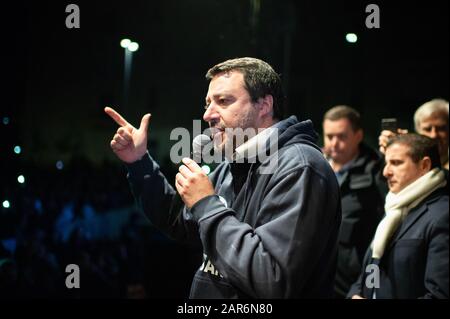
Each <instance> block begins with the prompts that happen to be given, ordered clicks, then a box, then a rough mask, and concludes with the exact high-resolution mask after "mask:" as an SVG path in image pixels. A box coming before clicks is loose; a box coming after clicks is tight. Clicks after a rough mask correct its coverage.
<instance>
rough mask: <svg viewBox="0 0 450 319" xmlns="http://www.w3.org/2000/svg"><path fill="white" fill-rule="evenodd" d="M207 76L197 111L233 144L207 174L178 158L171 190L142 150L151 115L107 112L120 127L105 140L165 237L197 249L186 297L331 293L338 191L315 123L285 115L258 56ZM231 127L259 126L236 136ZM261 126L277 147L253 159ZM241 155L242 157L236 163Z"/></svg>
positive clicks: (276, 83) (275, 83) (276, 82)
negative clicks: (134, 122)
mask: <svg viewBox="0 0 450 319" xmlns="http://www.w3.org/2000/svg"><path fill="white" fill-rule="evenodd" d="M207 79H208V80H210V84H209V90H208V94H207V96H206V111H205V114H204V117H203V118H204V120H205V121H207V122H208V123H209V125H210V127H211V129H212V135H213V138H214V144H215V145H214V148H215V149H216V151H221V150H223V149H226V148H227V146H230V145H232V146H231V147H232V150H233V151H234V153H233V154H232V155H233V156H231V157H230V156H227V158H226V160H225V161H223V162H222V163H221V164H220V165H219V166H218V167H217V168H216V169H215V171H214V172H213V173H212V174H211V175H210V176H207V175H206V174H205V173H204V172H203V171H202V169H201V168H200V167H199V166H198V165H197V163H196V162H194V161H193V160H191V159H188V158H184V159H183V164H184V165H181V166H180V169H179V173H178V174H177V176H176V181H175V186H176V189H177V191H178V192H176V191H175V190H174V189H173V188H172V186H171V185H170V184H169V182H168V181H167V180H166V179H165V177H164V176H163V175H162V174H161V172H160V170H159V166H158V164H157V163H156V162H155V161H154V160H153V159H152V158H151V157H150V155H149V154H148V153H147V152H146V147H147V145H146V140H147V135H146V134H147V133H146V132H147V127H148V117H149V116H148V115H145V116H144V117H143V119H142V123H141V127H140V128H139V129H136V128H134V127H132V126H131V125H130V124H129V123H128V122H126V121H125V120H124V119H123V118H122V117H121V116H120V115H119V114H117V113H116V112H115V111H113V110H112V109H110V108H108V109H106V110H105V111H106V112H107V113H108V114H109V115H110V116H111V117H112V118H113V119H114V120H115V121H116V122H117V123H118V124H119V125H120V126H121V128H119V129H118V131H117V134H116V135H115V136H114V138H113V140H112V141H111V147H112V149H113V151H114V152H115V153H116V154H117V156H118V157H119V158H120V159H122V160H123V161H125V162H126V163H127V166H128V170H129V175H128V178H129V181H130V184H131V187H132V190H133V193H134V195H135V197H136V198H137V200H138V202H139V203H140V204H141V205H142V208H143V210H144V212H145V213H146V214H147V216H148V217H149V219H150V220H151V221H152V223H153V224H154V225H155V226H157V227H158V228H159V229H161V230H162V231H164V232H165V233H167V234H168V235H169V236H170V237H172V238H174V239H176V240H178V241H181V242H192V243H198V244H199V247H202V249H203V253H204V262H203V264H202V265H201V266H200V268H199V269H198V271H197V273H196V274H195V276H194V279H193V282H192V287H191V293H190V297H191V298H299V297H309V298H329V297H331V296H332V291H333V282H334V275H335V267H336V252H337V247H336V242H337V236H338V231H339V223H340V219H341V213H340V197H339V189H338V184H337V181H336V178H335V176H334V174H333V171H332V170H331V169H330V167H329V165H328V163H327V162H326V160H325V159H324V157H323V155H322V153H321V152H320V149H319V148H318V147H317V145H316V144H315V140H316V138H317V135H316V133H315V132H314V130H313V125H312V123H311V122H310V121H305V122H298V121H297V119H296V118H295V117H293V116H292V117H290V118H287V119H284V120H283V119H282V118H283V116H282V112H281V108H282V98H283V95H282V90H281V81H280V78H279V76H278V75H277V74H276V73H275V72H274V70H273V69H272V68H271V67H270V66H269V65H268V64H267V63H265V62H263V61H261V60H258V59H253V58H240V59H234V60H228V61H225V62H223V63H221V64H218V65H216V66H214V67H213V68H212V69H210V70H209V71H208V73H207ZM268 128H270V130H268ZM228 129H244V130H245V129H264V130H262V132H261V131H260V133H258V134H257V135H255V136H253V138H250V139H248V140H245V139H244V141H243V142H242V143H239V142H237V141H238V140H239V138H238V137H239V136H233V135H231V136H230V135H228V134H227V132H226V131H227V130H228ZM264 132H271V134H272V132H275V133H276V134H275V136H276V142H277V143H276V144H277V145H278V148H277V152H273V153H270V155H269V156H268V157H266V158H265V159H261V158H260V157H258V158H257V159H256V160H253V158H251V157H250V156H249V154H251V153H252V152H249V151H251V149H252V148H253V147H254V146H255V145H259V144H258V143H256V144H255V143H254V141H255V138H259V137H261V136H262V135H264V134H265V133H264ZM261 134H262V135H261ZM271 134H270V135H271ZM266 135H269V134H266ZM271 136H272V135H271ZM263 141H264V139H263ZM265 141H270V139H266V140H265ZM260 145H262V149H260V150H258V152H257V154H259V153H260V151H263V153H266V152H265V151H266V149H265V145H267V143H261V144H260ZM240 154H241V155H242V157H241V159H243V161H242V162H240V161H236V160H235V159H236V158H237V157H239V155H240ZM274 159H276V160H275V161H274ZM273 163H276V165H275V166H274V165H272V164H273Z"/></svg>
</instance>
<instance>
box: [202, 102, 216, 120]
mask: <svg viewBox="0 0 450 319" xmlns="http://www.w3.org/2000/svg"><path fill="white" fill-rule="evenodd" d="M218 118H219V113H217V111H216V109H215V107H214V105H213V104H212V103H211V104H210V105H209V106H208V107H207V108H206V111H205V113H203V120H204V121H205V122H211V121H213V120H217V119H218Z"/></svg>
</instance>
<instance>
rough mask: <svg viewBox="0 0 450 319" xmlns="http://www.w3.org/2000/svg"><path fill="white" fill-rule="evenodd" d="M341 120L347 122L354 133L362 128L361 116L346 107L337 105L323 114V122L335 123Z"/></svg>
mask: <svg viewBox="0 0 450 319" xmlns="http://www.w3.org/2000/svg"><path fill="white" fill-rule="evenodd" d="M342 118H345V119H348V120H349V122H350V124H351V126H352V129H353V131H354V132H356V131H358V130H360V129H361V128H362V126H361V116H360V115H359V113H358V111H356V110H355V109H354V108H351V107H350V106H347V105H337V106H334V107H332V108H331V109H329V110H328V111H327V113H325V115H324V117H323V120H324V121H325V120H330V121H337V120H340V119H342Z"/></svg>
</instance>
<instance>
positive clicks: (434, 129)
mask: <svg viewBox="0 0 450 319" xmlns="http://www.w3.org/2000/svg"><path fill="white" fill-rule="evenodd" d="M428 136H429V137H430V138H433V139H434V138H437V137H438V134H437V130H436V128H435V127H432V128H431V131H430V134H429V135H428Z"/></svg>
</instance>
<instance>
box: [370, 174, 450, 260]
mask: <svg viewBox="0 0 450 319" xmlns="http://www.w3.org/2000/svg"><path fill="white" fill-rule="evenodd" d="M446 184H447V181H446V180H445V174H444V172H443V171H442V170H441V169H440V168H434V169H433V170H431V171H429V172H428V173H426V174H425V175H423V176H421V177H420V178H418V179H417V180H415V181H414V182H412V183H411V184H409V185H408V186H406V187H405V188H404V189H402V190H401V191H400V192H399V193H398V194H393V193H391V192H389V193H388V194H387V196H386V203H385V205H384V210H385V212H386V215H385V217H384V218H383V220H382V221H381V222H380V223H379V224H378V227H377V230H376V232H375V237H374V240H373V242H372V257H373V258H377V259H380V258H381V257H382V256H383V254H384V250H385V248H386V245H387V244H388V242H389V240H390V238H391V236H392V235H393V234H394V232H395V231H396V230H397V228H398V226H399V225H400V224H401V222H402V221H403V220H404V218H405V217H406V215H408V213H409V211H410V210H411V209H412V208H414V207H416V206H417V205H418V204H419V203H420V202H421V201H422V200H424V199H425V198H426V197H428V195H430V194H431V193H433V192H434V191H435V190H436V189H438V188H440V187H444V186H445V185H446Z"/></svg>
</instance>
